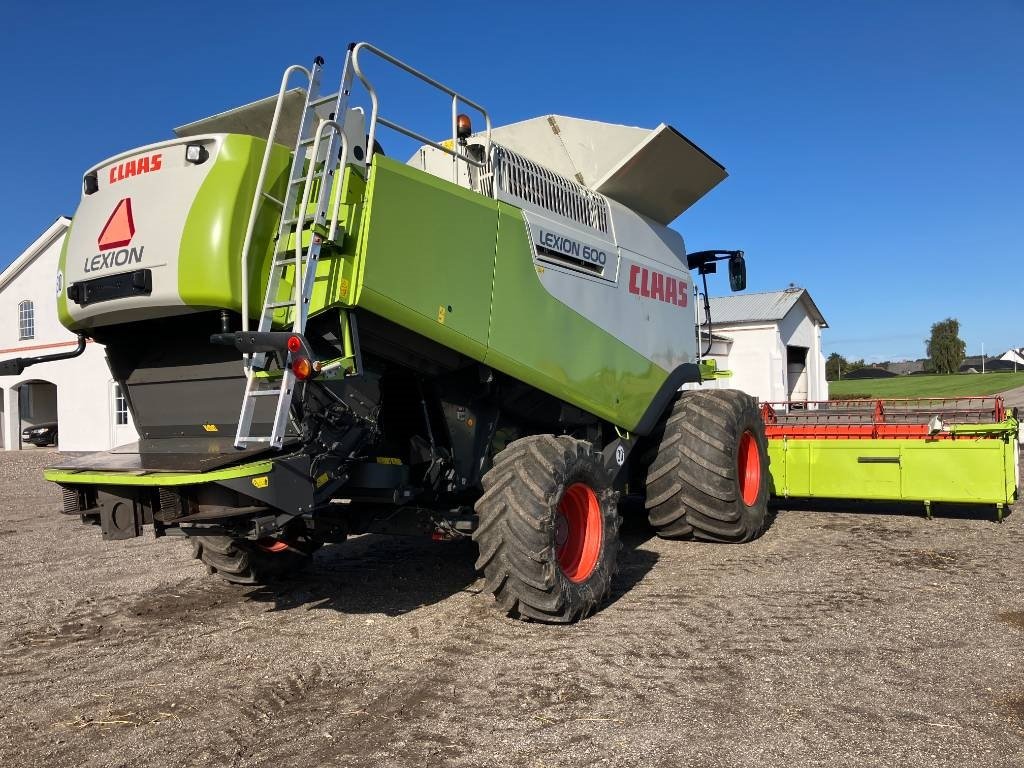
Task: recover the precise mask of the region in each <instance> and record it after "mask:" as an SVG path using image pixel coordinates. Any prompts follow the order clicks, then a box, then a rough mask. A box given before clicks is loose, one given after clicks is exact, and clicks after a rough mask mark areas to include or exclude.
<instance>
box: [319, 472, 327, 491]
mask: <svg viewBox="0 0 1024 768" xmlns="http://www.w3.org/2000/svg"><path fill="white" fill-rule="evenodd" d="M328 480H330V478H329V477H328V476H327V473H326V472H324V473H323V474H321V475H318V476H317V478H316V487H317V488H322V487H323V486H325V485H326V484H327V481H328Z"/></svg>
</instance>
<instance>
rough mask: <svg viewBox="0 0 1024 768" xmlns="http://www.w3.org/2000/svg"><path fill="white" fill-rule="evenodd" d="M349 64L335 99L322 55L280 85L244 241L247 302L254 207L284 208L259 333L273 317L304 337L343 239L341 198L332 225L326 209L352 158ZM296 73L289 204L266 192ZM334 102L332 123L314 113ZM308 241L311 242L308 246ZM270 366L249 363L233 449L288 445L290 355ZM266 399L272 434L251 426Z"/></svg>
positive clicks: (255, 357)
mask: <svg viewBox="0 0 1024 768" xmlns="http://www.w3.org/2000/svg"><path fill="white" fill-rule="evenodd" d="M350 59H351V51H350V52H349V54H347V55H346V58H345V66H344V69H343V72H342V79H341V87H340V88H339V89H338V92H337V93H335V94H332V95H329V96H323V97H322V96H320V78H321V74H322V68H323V64H324V60H323V58H322V57H319V56H318V57H317V58H316V60H315V61H314V62H313V66H312V68H311V69H309V70H306V69H305V68H304V67H289V68H288V70H286V71H285V75H284V78H283V80H282V83H281V90H280V91H279V93H278V103H277V107H276V109H275V113H274V120H273V121H272V123H271V129H270V136H269V137H268V140H267V150H266V153H265V154H264V157H263V166H262V167H261V169H260V176H259V181H258V182H257V188H256V197H255V199H254V201H253V208H252V212H251V214H250V232H249V233H247V236H246V242H245V244H244V245H243V254H244V255H243V260H242V274H243V296H247V293H246V292H247V290H248V285H247V282H246V278H247V274H246V269H247V261H248V250H249V246H250V243H251V230H252V228H253V224H254V222H255V218H256V211H257V208H258V206H259V205H260V204H262V203H263V201H264V200H266V201H267V202H269V203H270V204H273V205H275V206H278V207H280V208H281V220H280V224H279V226H278V230H277V236H276V237H275V239H274V242H275V243H276V247H275V250H274V256H273V261H272V263H271V268H270V275H269V277H268V279H267V292H266V296H265V297H264V299H263V311H262V313H261V315H260V322H259V326H258V328H257V330H258V331H259V332H268V331H271V330H273V326H274V321H275V317H276V318H277V319H278V321H279V322H278V325H280V324H281V323H282V322H287V320H288V319H290V320H291V332H292V333H294V334H297V335H301V334H302V333H303V332H304V331H305V329H306V318H307V316H308V314H309V300H310V295H311V293H312V290H313V282H314V280H315V278H316V271H317V263H318V261H319V259H320V252H321V250H322V249H323V247H324V245H325V244H329V245H340V244H341V242H340V240H341V237H343V233H342V235H341V236H339V234H338V222H337V216H338V205H339V201H338V198H337V195H336V196H335V200H334V201H333V211H332V217H331V221H330V225H328V210H329V209H330V208H331V207H332V201H331V199H330V198H331V190H332V186H333V184H334V183H335V178H336V176H337V172H338V170H339V169H342V168H344V163H345V160H346V159H347V157H348V149H349V148H348V146H347V141H346V139H345V131H344V120H345V116H346V114H347V111H348V95H349V92H350V91H351V86H352V71H351V67H350ZM296 70H301V71H303V72H305V73H306V74H307V75H308V76H309V86H308V88H307V89H306V100H305V106H304V108H303V114H302V121H301V123H300V126H299V131H298V134H297V136H296V142H295V149H294V154H293V156H292V166H291V171H290V173H289V174H288V187H287V192H286V194H285V199H284V200H278V199H276V198H275V197H273V196H271V195H270V194H269V193H267V192H266V191H264V189H263V186H264V180H265V177H266V168H267V165H268V164H269V160H270V154H271V147H272V144H273V141H274V138H275V134H276V130H277V122H278V118H279V116H280V111H281V106H282V103H283V100H284V95H285V93H286V86H287V82H288V78H289V77H290V75H291V73H292V72H293V71H296ZM332 102H333V111H332V112H331V114H330V117H329V118H328V119H321V118H320V117H319V115H318V114H317V109H318V108H323V107H324V105H327V104H331V103H332ZM337 116H340V122H339V120H338V119H336V117H337ZM337 185H338V190H337V191H338V192H340V186H341V180H340V179H338V180H337ZM314 189H315V193H314ZM311 206H312V207H311ZM307 235H308V240H309V243H308V245H304V241H305V239H306V236H307ZM289 273H290V275H289ZM289 276H290V280H289ZM282 292H283V295H282ZM282 316H283V318H282ZM242 318H243V319H242V322H243V326H242V327H243V332H245V331H248V330H249V329H248V309H247V301H246V302H244V303H243V313H242ZM278 354H281V353H278ZM270 361H271V353H266V352H257V353H255V354H252V355H251V356H250V357H249V358H248V360H247V361H246V365H245V370H246V385H245V395H244V397H243V399H242V411H241V414H240V415H239V418H238V431H237V432H236V433H235V447H236V448H247V447H250V446H252V445H256V444H261V443H268V444H269V445H270V446H271V447H274V448H280V447H282V445H283V444H284V437H285V433H286V432H287V429H288V423H289V415H290V413H291V403H292V396H293V393H294V391H295V383H296V376H295V372H294V371H293V370H292V362H293V352H292V351H291V350H289V351H287V352H286V353H284V359H283V360H280V359H279V360H278V364H279V366H280V368H279V369H275V370H270ZM263 398H268V399H269V398H276V401H275V403H276V405H275V410H274V418H273V422H272V425H271V429H270V432H269V434H266V433H263V434H261V433H259V430H258V429H257V425H256V424H254V416H255V413H256V407H257V403H259V402H261V401H262V402H265V401H264V400H263Z"/></svg>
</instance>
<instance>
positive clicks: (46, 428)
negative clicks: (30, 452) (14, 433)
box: [21, 421, 57, 446]
mask: <svg viewBox="0 0 1024 768" xmlns="http://www.w3.org/2000/svg"><path fill="white" fill-rule="evenodd" d="M21 441H22V442H23V443H32V445H35V446H44V445H56V444H57V422H55V421H51V422H49V423H47V424H36V425H35V426H33V427H26V428H25V429H23V430H21Z"/></svg>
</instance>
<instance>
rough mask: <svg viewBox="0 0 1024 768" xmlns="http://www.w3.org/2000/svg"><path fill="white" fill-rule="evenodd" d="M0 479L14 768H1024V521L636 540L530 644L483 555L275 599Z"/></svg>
mask: <svg viewBox="0 0 1024 768" xmlns="http://www.w3.org/2000/svg"><path fill="white" fill-rule="evenodd" d="M52 455H53V454H52V453H51V452H48V451H32V452H25V453H22V454H17V453H7V454H4V455H3V456H2V457H0V547H2V552H3V565H2V573H0V765H2V766H5V767H7V768H20V766H54V767H55V768H56V767H57V766H59V767H60V768H66V767H67V766H132V767H133V768H135V767H136V766H180V765H188V766H273V767H274V768H285V767H287V766H305V765H331V766H435V765H436V766H518V767H520V768H532V767H537V768H540V767H542V766H584V765H587V766H589V765H609V766H689V765H692V766H701V767H702V768H703V767H705V766H771V767H772V768H778V766H786V767H789V766H869V765H870V766H901V768H905V767H907V766H929V768H933V767H934V766H957V768H960V767H962V766H1021V765H1024V658H1022V654H1021V652H1022V650H1024V581H1022V579H1021V562H1022V556H1024V509H1021V508H1020V505H1018V509H1017V510H1016V513H1015V514H1011V515H1010V516H1009V518H1008V519H1007V520H1006V521H1005V522H1004V523H1003V524H1001V525H998V524H996V523H995V522H993V520H992V517H991V515H990V514H989V513H987V512H986V513H984V514H982V513H972V514H969V515H958V516H945V517H940V518H939V519H936V520H933V521H931V522H928V521H926V520H924V519H923V518H922V517H921V516H920V515H919V514H917V510H908V509H901V510H900V511H899V512H898V513H893V512H891V511H890V512H886V513H879V512H877V511H872V512H867V511H860V512H856V513H850V512H838V511H831V512H820V511H780V512H779V514H778V516H777V519H776V520H775V522H774V524H773V525H772V527H771V529H770V530H769V531H768V533H767V534H766V535H765V536H764V537H763V538H762V539H760V540H759V541H757V542H754V543H753V544H749V545H745V546H735V547H734V546H712V545H706V544H697V543H688V542H682V543H680V542H665V541H660V540H658V539H655V538H650V536H649V534H646V533H643V532H638V533H632V534H630V535H629V536H628V537H627V539H626V549H625V551H624V553H623V558H622V568H621V571H620V573H619V575H618V577H617V579H616V581H615V585H614V586H615V589H614V596H613V601H612V603H611V604H610V605H608V606H607V607H605V608H604V610H602V611H601V612H600V613H598V614H597V615H596V616H595V617H593V618H591V619H589V620H587V621H584V622H582V623H580V624H578V625H575V626H570V627H549V626H540V625H534V624H525V623H519V622H513V621H509V620H506V619H504V618H502V617H501V616H500V615H499V614H498V613H497V612H496V611H494V610H493V609H492V607H491V599H490V598H489V597H488V596H487V595H485V594H481V593H480V588H481V585H482V581H481V580H480V579H478V578H477V576H476V574H475V573H474V571H473V558H474V550H473V548H472V546H471V545H467V544H458V543H433V542H430V541H419V540H409V539H404V540H403V539H388V538H384V537H379V536H363V537H360V538H357V539H353V540H351V541H349V542H347V543H345V544H343V545H339V546H334V547H329V548H326V549H324V550H322V551H321V552H319V553H318V554H317V556H316V561H315V565H314V567H313V569H312V572H311V573H310V575H309V578H308V580H306V581H304V582H297V583H295V584H293V585H291V586H289V587H287V588H284V589H281V590H279V591H277V592H267V591H262V590H258V589H245V588H243V589H239V588H233V587H230V586H228V585H226V584H222V583H220V582H219V581H217V580H216V579H214V578H211V577H208V576H207V575H206V574H205V571H204V570H203V568H202V567H200V565H199V564H198V563H197V562H196V561H194V560H191V559H190V551H189V550H188V549H187V547H186V546H185V545H184V544H183V543H181V542H180V541H177V540H168V539H163V540H159V541H156V540H154V539H152V538H151V537H145V538H140V539H135V540H132V541H129V542H118V543H110V544H105V543H103V542H102V541H101V540H100V535H99V530H98V529H97V528H86V527H83V526H81V525H80V524H79V522H78V521H77V519H74V518H67V517H64V516H61V515H57V514H56V513H55V512H54V509H55V506H56V504H57V502H58V493H57V491H56V489H55V488H54V487H50V486H48V485H47V484H46V483H44V482H43V481H42V480H41V479H40V478H39V470H40V468H41V467H42V466H44V464H45V463H46V462H47V461H48V459H49V458H51V457H52Z"/></svg>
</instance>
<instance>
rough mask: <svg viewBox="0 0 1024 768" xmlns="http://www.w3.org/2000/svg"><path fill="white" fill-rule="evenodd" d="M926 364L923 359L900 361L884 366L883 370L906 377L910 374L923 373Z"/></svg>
mask: <svg viewBox="0 0 1024 768" xmlns="http://www.w3.org/2000/svg"><path fill="white" fill-rule="evenodd" d="M927 362H928V361H927V360H925V359H924V358H922V359H920V360H900V361H898V362H895V363H888V364H886V366H885V369H886V370H887V371H890V372H891V373H895V374H897V375H899V376H906V375H908V374H911V373H921V372H922V371H924V367H925V363H927Z"/></svg>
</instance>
